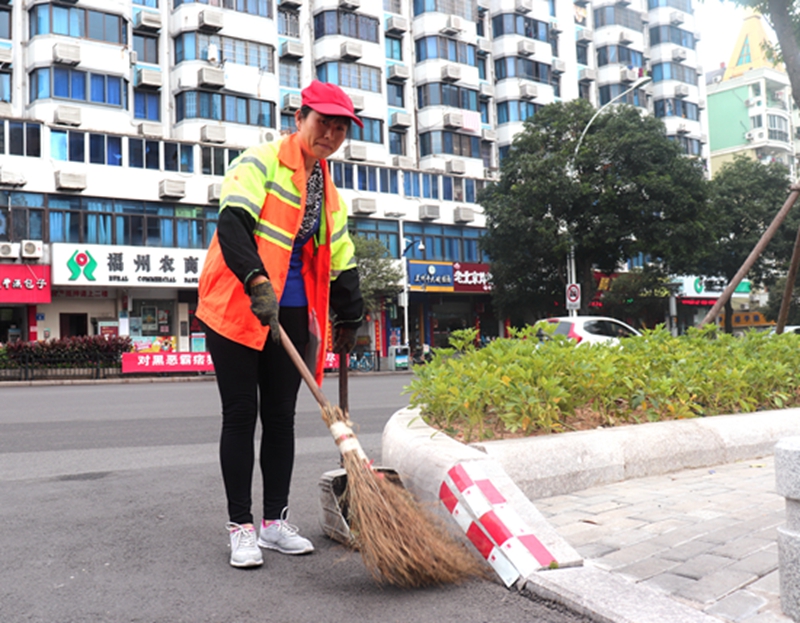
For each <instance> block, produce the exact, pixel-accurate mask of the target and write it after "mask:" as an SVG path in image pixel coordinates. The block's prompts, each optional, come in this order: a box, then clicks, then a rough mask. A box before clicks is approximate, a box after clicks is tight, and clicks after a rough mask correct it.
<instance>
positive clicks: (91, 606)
mask: <svg viewBox="0 0 800 623" xmlns="http://www.w3.org/2000/svg"><path fill="white" fill-rule="evenodd" d="M409 380H410V376H408V375H400V374H398V375H385V376H378V375H373V376H369V375H364V376H356V377H353V378H351V383H350V406H351V408H350V412H351V418H352V419H353V420H354V421H355V422H356V424H357V426H358V432H359V437H360V439H361V441H362V444H363V446H364V448H365V450H366V451H367V453H368V454H369V455H370V456H373V457H376V458H379V457H380V436H381V432H382V430H383V426H384V423H385V422H386V420H387V419H388V418H389V417H390V416H391V415H392V413H394V412H395V411H396V410H397V409H398V408H400V407H402V406H405V405H407V404H408V396H407V395H401V390H402V388H403V386H404V385H406V384H407V383H408V381H409ZM323 389H324V391H326V393H327V394H328V396H329V398H330V399H332V400H333V399H335V398H336V396H337V392H336V378H335V377H334V378H332V379H329V380H328V381H327V382H326V384H325V387H324V388H323ZM219 419H220V418H219V400H218V396H217V391H216V385H215V384H214V383H213V382H179V383H143V384H97V385H78V386H69V385H65V386H33V387H7V386H6V387H3V386H1V385H0V526H1V528H0V622H2V623H16V622H26V623H29V622H37V623H39V622H42V623H44V622H46V623H72V622H74V623H93V622H103V623H117V622H119V623H123V622H125V623H127V622H130V623H133V622H137V623H138V622H143V623H145V622H146V623H179V622H186V623H206V622H208V623H238V622H247V621H280V622H281V623H305V622H308V623H327V622H331V623H338V622H340V621H347V622H348V623H360V622H373V621H381V622H387V623H390V622H398V623H400V622H402V623H413V622H428V621H436V622H437V623H448V622H451V621H452V622H459V623H462V622H476V623H478V622H480V623H489V622H492V623H494V622H497V623H515V622H520V623H521V622H537V623H539V622H542V623H577V622H581V621H584V619H583V618H581V617H579V616H577V615H574V614H573V613H570V612H565V611H564V610H563V609H561V608H558V607H555V606H553V605H551V604H547V603H540V602H534V601H531V600H530V599H527V598H525V597H522V596H520V595H519V594H517V593H516V592H514V591H508V590H506V589H505V588H504V587H503V586H502V585H501V584H499V583H495V582H491V581H479V580H476V581H473V582H470V583H468V584H466V585H463V586H451V587H445V588H431V589H425V590H415V591H404V590H398V589H394V588H391V587H389V588H385V587H380V586H378V585H377V584H376V583H375V582H374V581H373V580H372V579H371V578H370V577H369V575H368V574H367V572H366V571H365V569H364V567H363V565H362V563H361V560H360V558H359V556H358V554H356V553H353V552H350V551H348V550H347V549H345V548H344V547H342V546H340V545H338V544H337V543H335V542H333V541H330V540H328V539H327V538H326V537H325V536H324V535H323V534H322V530H321V528H320V526H319V519H320V513H319V489H318V481H319V478H320V475H321V474H322V473H323V472H325V471H327V470H329V469H334V468H336V467H338V454H337V452H336V449H335V445H334V443H333V440H331V439H330V437H329V436H328V433H327V430H326V429H325V426H324V425H323V424H322V422H321V420H320V417H319V410H318V408H317V407H316V405H315V403H314V402H313V398H312V397H311V394H310V393H309V392H308V391H307V390H306V389H305V388H304V389H303V390H302V392H301V396H300V401H299V405H298V416H297V426H296V428H297V460H296V467H295V473H294V478H293V484H292V496H291V512H292V515H291V520H292V523H295V524H297V525H298V526H300V528H301V531H302V533H303V534H305V535H306V536H308V537H310V538H311V539H312V540H313V541H314V543H315V545H316V547H317V551H316V552H315V553H314V554H312V555H310V556H303V557H290V556H283V555H281V554H278V553H275V552H265V564H264V566H263V567H261V568H260V569H255V570H240V569H234V568H232V567H230V566H229V565H228V546H227V543H228V541H227V536H226V534H225V530H224V524H225V520H226V517H225V500H224V493H223V489H222V480H221V477H220V474H219V466H218V462H217V439H218V436H219ZM259 481H260V479H259V478H256V479H255V482H256V490H255V492H254V499H256V500H257V499H259V498H260V494H259V486H260V485H259ZM256 510H257V509H256Z"/></svg>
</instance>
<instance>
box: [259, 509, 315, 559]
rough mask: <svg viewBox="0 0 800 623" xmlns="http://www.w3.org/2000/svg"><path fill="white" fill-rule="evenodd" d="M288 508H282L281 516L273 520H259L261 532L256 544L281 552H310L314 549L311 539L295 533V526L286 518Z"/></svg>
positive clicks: (294, 553) (293, 553)
mask: <svg viewBox="0 0 800 623" xmlns="http://www.w3.org/2000/svg"><path fill="white" fill-rule="evenodd" d="M288 516H289V509H287V508H284V509H283V512H282V513H281V518H280V519H276V520H275V521H270V522H267V521H266V520H262V521H261V534H260V535H259V537H258V545H259V546H260V547H264V548H266V549H274V550H277V551H279V552H280V553H281V554H292V555H297V554H310V553H311V552H313V551H314V546H313V545H312V544H311V541H309V540H308V539H306V538H304V537H302V536H300V535H299V534H298V533H297V526H293V525H292V524H290V523H289V522H288V521H286V519H287V518H288Z"/></svg>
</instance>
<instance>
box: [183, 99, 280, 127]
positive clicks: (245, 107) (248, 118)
mask: <svg viewBox="0 0 800 623" xmlns="http://www.w3.org/2000/svg"><path fill="white" fill-rule="evenodd" d="M175 117H176V120H177V121H179V122H180V121H183V120H184V119H214V120H216V121H230V122H232V123H243V124H248V125H258V126H262V127H267V128H274V127H275V104H274V102H267V101H264V100H258V99H255V98H248V97H242V96H238V95H227V94H226V95H223V94H222V93H216V92H213V93H212V92H208V91H184V92H183V93H178V94H177V95H176V96H175Z"/></svg>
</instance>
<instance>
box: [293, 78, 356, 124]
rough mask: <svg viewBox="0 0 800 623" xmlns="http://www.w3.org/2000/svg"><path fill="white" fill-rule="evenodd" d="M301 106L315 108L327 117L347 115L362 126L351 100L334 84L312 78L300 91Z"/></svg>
mask: <svg viewBox="0 0 800 623" xmlns="http://www.w3.org/2000/svg"><path fill="white" fill-rule="evenodd" d="M301 95H302V96H303V106H308V107H309V108H311V109H312V110H316V111H317V112H318V113H319V114H321V115H328V116H329V117H347V118H348V119H352V120H353V121H355V122H356V123H357V124H358V127H360V128H363V127H364V124H363V123H362V122H361V119H359V118H358V117H356V111H355V109H354V108H353V101H352V100H351V99H350V97H349V96H348V95H347V93H345V92H344V91H342V90H341V89H340V88H339V87H338V86H336V85H335V84H330V83H328V82H320V81H319V80H314V81H313V82H312V83H311V84H309V85H308V86H307V87H306V88H305V89H303V90H302V91H301Z"/></svg>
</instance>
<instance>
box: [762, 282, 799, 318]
mask: <svg viewBox="0 0 800 623" xmlns="http://www.w3.org/2000/svg"><path fill="white" fill-rule="evenodd" d="M785 288H786V277H781V278H779V279H778V280H777V281H775V285H774V286H773V287H771V288H770V289H769V298H768V300H767V304H766V306H765V307H764V308H763V309H762V310H761V311H762V312H763V314H764V316H766V317H767V318H768V319H770V320H777V319H778V314H779V313H780V311H781V304H782V303H783V291H784V289H785ZM786 324H787V325H790V324H791V325H800V273H798V275H797V280H796V282H795V284H794V289H793V291H792V303H791V305H790V306H789V315H788V316H787V318H786Z"/></svg>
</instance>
